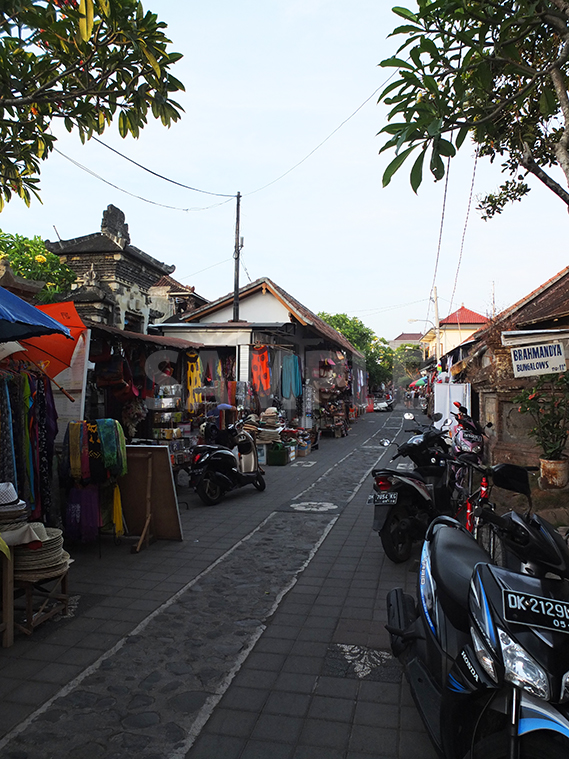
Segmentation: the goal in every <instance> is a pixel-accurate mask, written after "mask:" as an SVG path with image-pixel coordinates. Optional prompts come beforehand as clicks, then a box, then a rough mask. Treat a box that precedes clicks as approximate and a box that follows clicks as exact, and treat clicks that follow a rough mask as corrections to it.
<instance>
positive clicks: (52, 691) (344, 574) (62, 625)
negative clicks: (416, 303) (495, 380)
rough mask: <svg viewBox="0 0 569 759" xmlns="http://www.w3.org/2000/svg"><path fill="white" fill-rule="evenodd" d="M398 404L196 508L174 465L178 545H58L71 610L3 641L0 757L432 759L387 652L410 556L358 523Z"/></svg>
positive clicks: (398, 424) (409, 576) (367, 522)
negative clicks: (64, 553)
mask: <svg viewBox="0 0 569 759" xmlns="http://www.w3.org/2000/svg"><path fill="white" fill-rule="evenodd" d="M402 430H403V409H400V410H397V411H395V412H393V413H385V414H378V413H376V414H367V415H365V416H363V417H360V418H359V419H358V420H357V421H355V422H353V424H352V429H351V431H350V434H349V435H348V436H347V437H345V438H340V439H332V438H322V440H321V444H320V448H319V450H316V451H313V452H312V453H311V454H310V455H309V456H308V457H306V458H300V459H298V460H297V461H295V462H293V463H292V464H289V465H287V466H284V467H266V472H267V475H266V480H267V489H266V490H265V491H264V492H262V493H258V492H257V491H256V490H255V489H254V488H252V487H251V488H244V489H242V490H240V491H237V492H235V493H233V494H230V495H229V496H228V497H227V498H226V499H225V500H224V501H222V502H221V503H220V504H218V505H216V506H212V507H209V508H206V507H204V506H202V505H201V502H200V501H199V499H198V498H197V496H196V495H195V494H194V493H193V492H192V491H191V490H189V489H188V488H187V486H186V483H187V480H186V479H185V475H182V476H181V477H180V482H179V487H178V495H179V501H180V511H181V518H182V525H183V535H184V540H183V541H182V542H170V541H159V542H156V543H154V544H152V545H151V546H150V548H149V549H148V550H145V551H143V552H141V553H140V554H133V553H131V551H130V545H131V543H130V542H128V541H124V542H123V543H120V544H118V545H115V544H113V543H112V541H108V540H106V539H103V540H102V542H101V545H100V546H98V545H86V546H81V545H79V546H69V547H68V550H69V551H70V553H71V555H72V556H73V558H74V559H75V563H74V564H73V565H72V566H71V569H70V585H71V593H72V595H73V600H74V603H73V610H72V616H69V617H67V618H61V619H59V620H57V621H55V622H47V623H46V624H44V625H42V626H41V627H39V628H38V629H37V630H36V631H34V633H33V635H32V636H31V637H30V638H24V636H18V637H17V638H16V642H15V644H14V646H13V647H12V648H9V649H2V650H1V651H0V671H1V677H0V692H1V694H2V710H1V712H0V727H1V735H2V736H3V737H2V738H1V739H0V753H1V755H2V757H6V759H49V758H50V757H58V758H59V759H61V758H62V757H81V759H99V758H101V759H111V758H112V759H115V758H116V759H118V758H119V757H120V758H126V757H132V756H133V755H135V754H136V755H137V756H138V757H140V759H166V758H168V759H182V758H185V757H187V759H254V758H256V759H269V757H270V759H364V758H365V757H366V756H367V757H371V756H374V757H388V758H389V759H406V758H409V759H410V758H411V757H413V759H432V758H434V757H435V753H434V751H433V749H432V748H431V746H430V743H429V740H428V738H427V736H426V734H425V732H424V730H423V728H422V724H421V721H420V719H419V717H418V714H417V712H416V709H415V707H414V706H413V703H412V700H411V697H410V695H409V690H408V688H407V686H406V684H405V683H404V682H403V680H402V673H401V669H400V667H399V665H398V663H397V662H395V661H394V660H393V659H392V658H391V656H390V654H389V645H388V636H387V633H386V631H385V630H384V624H385V621H386V619H385V596H386V593H387V591H388V590H389V589H390V588H391V587H393V586H395V585H403V586H404V587H407V588H408V589H410V590H412V589H413V585H414V581H415V573H414V571H413V570H414V569H415V567H416V563H417V556H418V549H417V551H416V552H415V555H414V556H413V557H412V558H411V559H410V561H409V562H408V563H407V564H404V565H399V566H395V565H393V564H392V563H391V562H389V560H387V559H386V558H385V557H384V554H383V551H382V548H381V544H380V541H379V539H378V537H377V535H376V534H375V533H373V532H372V530H371V524H372V507H371V506H368V505H367V504H366V501H367V497H368V494H369V493H370V491H371V478H370V476H369V472H370V470H371V468H372V467H373V466H375V465H376V464H377V462H378V461H380V460H381V459H383V461H385V462H387V461H388V460H389V458H390V456H391V455H393V451H394V449H393V448H387V449H386V448H384V447H382V446H381V445H380V440H381V439H382V438H384V437H387V438H389V439H394V438H395V437H396V435H400V437H398V440H400V439H402V438H403V437H404V433H403V432H402Z"/></svg>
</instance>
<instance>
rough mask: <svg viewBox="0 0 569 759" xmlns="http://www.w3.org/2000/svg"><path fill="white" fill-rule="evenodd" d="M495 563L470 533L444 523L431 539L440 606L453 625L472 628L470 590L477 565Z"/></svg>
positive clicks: (436, 529) (432, 563)
mask: <svg viewBox="0 0 569 759" xmlns="http://www.w3.org/2000/svg"><path fill="white" fill-rule="evenodd" d="M480 562H483V563H484V564H490V563H492V560H491V558H490V556H489V555H488V554H487V553H486V551H485V550H484V549H483V548H481V547H480V546H479V545H478V543H477V542H476V541H475V540H474V538H472V537H471V536H470V535H469V534H468V533H466V532H463V531H462V530H457V529H455V528H454V527H449V526H447V525H443V524H441V525H440V526H437V527H436V528H435V531H434V534H433V538H432V551H431V568H432V572H433V578H434V579H435V582H436V584H437V591H438V595H439V600H440V603H441V606H442V608H443V610H444V612H445V614H446V615H447V617H448V618H449V620H450V622H451V624H452V625H453V626H454V627H455V628H457V629H459V630H463V631H465V632H467V631H468V629H469V621H468V592H469V589H470V578H471V577H472V573H473V571H474V567H475V566H476V565H477V564H479V563H480Z"/></svg>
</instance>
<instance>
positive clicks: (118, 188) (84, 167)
mask: <svg viewBox="0 0 569 759" xmlns="http://www.w3.org/2000/svg"><path fill="white" fill-rule="evenodd" d="M53 150H54V151H55V152H56V153H58V154H59V155H60V156H62V158H65V159H66V160H67V161H69V162H70V163H72V164H73V165H74V166H77V168H79V169H81V170H82V171H85V172H87V174H90V175H91V176H92V177H95V179H99V180H100V181H101V182H104V183H105V184H107V185H109V187H112V188H114V189H115V190H118V191H119V192H124V194H125V195H130V197H131V198H136V199H137V200H142V201H143V202H144V203H150V204H151V205H153V206H159V207H160V208H168V209H170V210H171V211H184V212H185V213H188V212H190V211H207V210H209V209H210V208H216V207H217V206H223V205H225V203H229V201H230V200H233V198H234V197H235V196H234V195H231V196H229V199H228V200H223V201H222V202H221V203H215V204H214V205H212V206H207V207H206V208H179V207H178V206H168V205H166V204H165V203H158V202H157V201H155V200H150V199H149V198H143V197H142V195H135V194H134V193H133V192H129V191H128V190H124V189H123V188H122V187H119V186H118V185H116V184H113V183H112V182H109V180H108V179H105V178H104V177H102V176H100V175H99V174H96V173H95V172H94V171H92V170H91V169H89V168H87V166H83V164H81V163H79V162H78V161H75V160H74V159H73V158H70V157H69V156H68V155H65V153H62V152H61V150H59V149H58V148H53Z"/></svg>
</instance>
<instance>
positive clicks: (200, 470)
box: [190, 420, 266, 506]
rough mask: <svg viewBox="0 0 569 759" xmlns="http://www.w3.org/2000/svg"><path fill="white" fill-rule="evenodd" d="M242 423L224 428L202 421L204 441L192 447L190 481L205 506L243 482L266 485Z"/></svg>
mask: <svg viewBox="0 0 569 759" xmlns="http://www.w3.org/2000/svg"><path fill="white" fill-rule="evenodd" d="M243 423H244V420H243V421H241V422H238V423H237V424H232V425H230V426H229V427H228V428H227V429H225V430H219V429H218V427H217V425H215V424H214V423H212V422H206V423H205V424H204V425H202V430H201V431H202V435H203V437H204V440H205V444H204V445H197V446H196V447H195V448H194V450H193V454H192V460H191V468H190V485H192V487H194V489H195V491H196V492H197V494H198V496H199V497H200V498H201V500H202V502H203V503H204V504H205V505H206V506H213V505H214V504H216V503H219V502H220V501H221V499H222V498H223V496H224V495H225V493H227V492H229V491H230V490H235V489H236V488H241V487H243V486H244V485H253V486H254V487H255V488H256V489H257V490H259V491H262V490H264V489H265V487H266V484H265V479H264V477H263V474H264V472H263V470H262V469H261V467H260V466H259V460H258V458H257V446H256V445H255V441H254V440H253V438H252V437H251V435H250V434H249V433H248V432H247V431H246V430H245V429H244V428H243Z"/></svg>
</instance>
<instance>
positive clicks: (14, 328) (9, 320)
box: [0, 287, 69, 343]
mask: <svg viewBox="0 0 569 759" xmlns="http://www.w3.org/2000/svg"><path fill="white" fill-rule="evenodd" d="M54 333H60V334H62V335H69V330H68V329H67V327H64V326H63V325H62V324H60V323H59V322H57V321H56V320H55V319H52V317H51V316H48V314H45V313H42V312H41V311H39V309H37V308H34V306H31V305H30V304H29V303H26V301H25V300H22V298H18V296H17V295H14V294H13V293H11V292H10V291H9V290H6V289H5V288H3V287H0V343H7V342H9V341H11V340H21V339H27V338H29V337H35V336H39V335H51V334H54Z"/></svg>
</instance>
